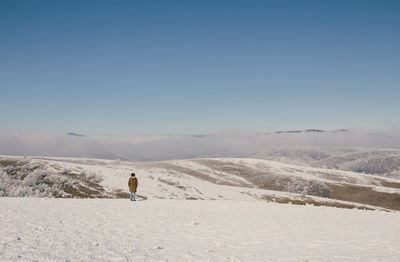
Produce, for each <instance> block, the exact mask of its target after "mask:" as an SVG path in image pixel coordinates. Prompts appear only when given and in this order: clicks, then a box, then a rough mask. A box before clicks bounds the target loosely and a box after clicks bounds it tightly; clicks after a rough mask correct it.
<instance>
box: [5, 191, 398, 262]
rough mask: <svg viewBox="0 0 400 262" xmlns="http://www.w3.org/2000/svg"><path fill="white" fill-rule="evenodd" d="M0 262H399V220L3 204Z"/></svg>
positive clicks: (240, 204)
mask: <svg viewBox="0 0 400 262" xmlns="http://www.w3.org/2000/svg"><path fill="white" fill-rule="evenodd" d="M0 208H1V212H0V225H1V227H0V261H135V262H136V261H310V262H311V261H393V262H395V261H396V262H397V261H399V260H400V249H399V248H398V243H399V241H400V222H399V221H400V213H399V212H382V211H363V210H354V209H339V208H329V207H312V206H295V205H280V204H275V203H267V202H262V201H228V200H222V201H209V200H204V201H188V200H156V199H149V200H146V201H136V202H130V201H129V200H124V199H54V198H53V199H49V198H0Z"/></svg>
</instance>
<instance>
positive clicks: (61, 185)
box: [0, 160, 119, 198]
mask: <svg viewBox="0 0 400 262" xmlns="http://www.w3.org/2000/svg"><path fill="white" fill-rule="evenodd" d="M0 179H1V180H0V181H1V183H0V196H3V197H4V196H11V197H15V196H19V197H55V198H105V197H118V193H119V192H113V193H110V192H107V191H106V190H104V188H103V187H102V186H101V185H100V184H99V183H100V182H101V181H102V180H103V179H102V177H101V176H98V175H97V174H96V173H94V172H88V173H87V172H81V173H74V172H71V171H70V170H68V169H61V168H60V167H58V168H55V167H52V166H51V165H43V164H40V163H34V162H30V161H24V160H20V161H16V160H0Z"/></svg>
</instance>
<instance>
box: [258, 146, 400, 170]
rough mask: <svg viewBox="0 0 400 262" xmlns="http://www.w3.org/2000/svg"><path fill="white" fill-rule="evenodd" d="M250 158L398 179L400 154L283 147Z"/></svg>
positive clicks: (356, 149) (362, 150)
mask: <svg viewBox="0 0 400 262" xmlns="http://www.w3.org/2000/svg"><path fill="white" fill-rule="evenodd" d="M253 157H257V158H263V159H270V160H275V161H279V162H284V163H291V164H298V165H306V166H313V167H321V168H328V169H337V170H348V171H354V172H358V173H365V174H376V175H382V176H388V177H397V178H400V150H397V149H373V148H370V149H365V148H332V147H326V148H324V147H285V148H279V149H274V150H266V151H264V152H260V153H257V154H254V155H253Z"/></svg>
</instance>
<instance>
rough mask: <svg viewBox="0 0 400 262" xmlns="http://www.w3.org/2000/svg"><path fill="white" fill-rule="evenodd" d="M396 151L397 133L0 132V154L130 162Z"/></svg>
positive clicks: (399, 135)
mask: <svg viewBox="0 0 400 262" xmlns="http://www.w3.org/2000/svg"><path fill="white" fill-rule="evenodd" d="M288 146H289V147H290V146H315V147H375V148H394V149H400V131H399V130H388V131H380V132H378V131H365V130H364V131H363V130H350V131H346V132H343V131H342V132H302V133H280V134H277V133H272V134H257V133H251V132H247V133H240V132H236V133H235V132H231V133H218V134H211V135H205V136H148V137H146V136H76V135H70V134H60V133H29V132H20V131H18V132H17V131H8V130H3V131H1V130H0V154H3V155H35V156H60V157H61V156H62V157H93V158H109V159H116V158H120V159H126V160H136V161H147V160H167V159H178V158H190V157H213V156H215V157H217V156H225V157H235V156H241V157H245V156H252V155H256V154H257V153H258V152H262V151H265V150H269V149H274V148H279V147H288Z"/></svg>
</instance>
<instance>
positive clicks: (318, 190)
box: [0, 156, 400, 210]
mask: <svg viewBox="0 0 400 262" xmlns="http://www.w3.org/2000/svg"><path fill="white" fill-rule="evenodd" d="M132 172H135V173H136V174H137V176H138V178H139V192H138V193H139V195H141V196H145V197H147V198H151V199H200V200H268V201H273V202H279V203H289V202H292V203H294V204H307V203H308V204H314V205H329V206H338V207H362V208H368V209H376V208H386V209H392V210H400V180H398V179H395V178H388V177H382V176H374V175H366V174H362V173H356V172H350V171H339V170H330V169H322V168H313V167H305V166H296V165H290V164H284V163H280V162H275V161H269V160H259V159H243V158H213V159H211V158H208V159H189V160H174V161H159V162H139V163H133V162H124V161H114V160H98V159H83V158H34V157H25V158H24V157H6V156H3V157H0V175H1V178H2V183H1V184H0V195H1V196H47V197H74V198H87V197H95V198H104V197H107V198H127V180H128V178H129V175H130V173H132Z"/></svg>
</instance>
